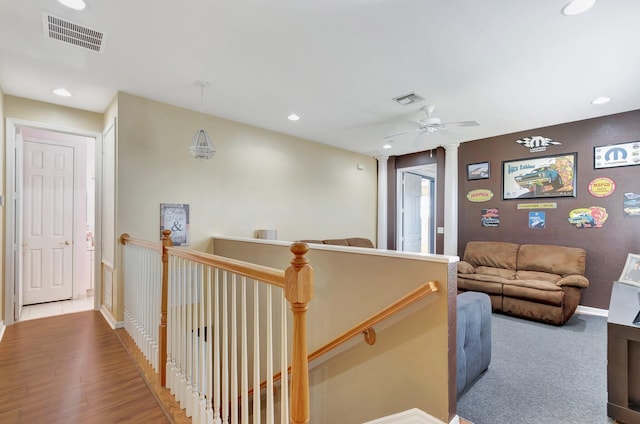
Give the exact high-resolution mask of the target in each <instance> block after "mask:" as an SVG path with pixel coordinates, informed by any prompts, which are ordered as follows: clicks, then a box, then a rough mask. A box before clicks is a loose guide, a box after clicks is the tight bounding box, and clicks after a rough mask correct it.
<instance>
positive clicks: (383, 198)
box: [375, 156, 389, 249]
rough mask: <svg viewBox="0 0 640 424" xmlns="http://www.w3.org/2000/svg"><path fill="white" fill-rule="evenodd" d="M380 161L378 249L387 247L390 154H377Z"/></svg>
mask: <svg viewBox="0 0 640 424" xmlns="http://www.w3.org/2000/svg"><path fill="white" fill-rule="evenodd" d="M375 158H376V160H377V161H378V239H377V243H376V247H377V248H378V249H386V248H387V200H388V199H387V196H388V193H387V160H388V159H389V156H376V157H375Z"/></svg>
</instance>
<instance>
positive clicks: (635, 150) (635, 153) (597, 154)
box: [593, 141, 640, 169]
mask: <svg viewBox="0 0 640 424" xmlns="http://www.w3.org/2000/svg"><path fill="white" fill-rule="evenodd" d="M630 165H640V141H632V142H629V143H620V144H611V145H609V146H596V147H594V148H593V167H594V168H595V169H598V168H614V167H618V166H630Z"/></svg>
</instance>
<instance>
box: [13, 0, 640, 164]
mask: <svg viewBox="0 0 640 424" xmlns="http://www.w3.org/2000/svg"><path fill="white" fill-rule="evenodd" d="M567 1H568V0H545V1H541V0H536V1H532V0H528V1H524V0H483V1H473V0H448V1H445V0H440V1H436V0H320V1H304V0H272V1H266V0H260V1H259V0H237V1H229V0H183V1H180V2H169V1H162V0H108V1H107V0H86V3H87V8H86V9H85V10H84V11H82V12H77V11H73V10H71V9H67V8H65V7H63V6H61V5H60V4H59V3H58V2H57V1H55V0H29V1H25V0H0V87H2V89H3V90H4V92H5V93H6V94H9V95H13V96H20V97H25V98H29V99H35V100H40V101H44V102H51V103H57V104H61V105H66V106H71V107H76V108H81V109H87V110H91V111H96V112H103V111H104V110H105V108H106V107H107V105H108V104H109V103H110V101H111V100H112V99H113V97H114V95H115V93H116V91H118V90H121V91H125V92H128V93H131V94H134V95H138V96H142V97H146V98H150V99H154V100H158V101H161V102H165V103H170V104H173V105H177V106H181V107H185V108H189V109H193V110H195V111H199V110H200V88H199V87H198V86H196V85H195V81H196V80H203V81H207V82H209V83H210V86H209V87H208V88H207V89H205V92H204V109H205V112H206V113H208V114H212V115H216V116H220V117H224V118H227V119H231V120H234V121H238V122H242V123H246V124H250V125H255V126H257V127H262V128H267V129H270V130H273V131H278V132H281V133H286V134H291V135H294V136H298V137H302V138H305V139H309V140H313V141H317V142H320V143H325V144H329V145H334V146H338V147H341V148H344V149H348V150H352V151H356V152H360V153H365V154H370V155H377V154H388V155H398V154H403V153H408V152H412V151H418V150H425V149H427V148H431V147H434V146H437V145H441V144H448V143H453V142H456V141H458V142H463V141H469V140H474V139H479V138H484V137H490V136H495V135H500V134H506V133H511V132H516V131H522V130H527V129H531V128H539V127H544V126H548V125H554V124H558V123H563V122H571V121H576V120H581V119H586V118H592V117H597V116H603V115H609V114H613V113H619V112H624V111H629V110H635V109H640V86H639V84H638V82H639V79H640V53H638V52H639V47H638V46H639V45H640V23H639V22H640V1H638V0H599V1H598V3H596V5H595V6H594V7H593V8H592V9H591V10H589V11H587V12H586V13H584V14H581V15H577V16H564V15H562V14H561V13H560V10H561V8H562V7H563V6H564V5H565V3H566V2H567ZM43 12H47V13H51V14H53V15H56V16H58V17H61V18H64V19H68V20H70V21H73V22H75V23H78V24H81V25H84V26H87V27H90V28H93V29H96V30H99V31H102V32H104V33H105V34H106V43H105V46H104V51H103V52H102V53H95V52H91V51H88V50H85V49H82V48H80V47H76V46H71V45H68V44H64V43H62V42H59V41H54V40H49V39H45V37H44V35H43V29H42V13H43ZM60 86H64V87H65V88H67V89H68V90H69V91H71V92H72V93H73V96H72V97H70V98H60V97H57V96H55V95H54V94H53V93H52V92H51V90H52V89H54V88H56V87H60ZM409 92H415V93H417V94H419V95H421V96H422V97H424V98H425V99H426V100H425V101H424V102H421V103H417V104H414V105H410V106H402V105H399V104H397V103H395V102H394V101H393V100H392V98H393V97H396V96H399V95H403V94H407V93H409ZM598 96H609V97H611V98H612V99H613V100H612V101H611V102H610V103H609V104H606V105H600V106H594V105H592V104H590V101H591V100H592V99H594V98H596V97H598ZM427 104H435V105H436V106H437V107H436V110H435V113H434V115H435V116H437V117H439V118H441V119H442V121H443V122H450V121H466V120H475V121H478V122H480V124H481V125H480V126H478V127H466V128H459V129H456V130H455V133H453V132H449V133H440V134H429V135H424V136H421V137H420V139H419V140H418V142H416V133H415V132H412V133H410V134H406V135H404V136H399V137H397V138H394V139H393V142H392V144H393V148H392V149H391V150H385V151H383V150H382V149H381V146H382V144H384V143H383V141H385V140H383V137H385V136H388V135H390V134H395V133H398V132H402V131H407V130H411V129H415V128H416V127H417V124H416V123H415V122H416V119H417V117H418V113H417V111H418V110H419V109H420V107H421V106H424V105H427ZM292 112H295V113H297V114H298V115H300V117H301V119H300V120H299V121H297V122H291V121H288V120H287V116H288V115H289V114H290V113H292ZM207 129H208V130H209V133H210V134H211V135H212V136H213V138H214V142H215V128H207ZM387 141H388V140H387Z"/></svg>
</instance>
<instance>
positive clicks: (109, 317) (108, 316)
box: [100, 305, 124, 330]
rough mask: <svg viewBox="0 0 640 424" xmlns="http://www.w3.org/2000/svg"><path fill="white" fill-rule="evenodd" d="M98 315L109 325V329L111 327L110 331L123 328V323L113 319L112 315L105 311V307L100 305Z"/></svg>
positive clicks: (107, 310)
mask: <svg viewBox="0 0 640 424" xmlns="http://www.w3.org/2000/svg"><path fill="white" fill-rule="evenodd" d="M100 313H101V314H102V316H103V317H104V319H105V321H107V324H109V327H111V329H112V330H115V329H116V328H124V322H123V321H117V320H116V319H115V318H114V317H113V315H111V312H110V311H109V309H107V307H106V306H104V305H102V307H101V308H100Z"/></svg>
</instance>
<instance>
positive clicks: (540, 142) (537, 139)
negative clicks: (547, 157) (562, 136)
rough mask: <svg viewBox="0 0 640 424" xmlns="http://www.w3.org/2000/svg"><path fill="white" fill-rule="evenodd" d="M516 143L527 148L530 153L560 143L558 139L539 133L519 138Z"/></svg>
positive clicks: (541, 150)
mask: <svg viewBox="0 0 640 424" xmlns="http://www.w3.org/2000/svg"><path fill="white" fill-rule="evenodd" d="M516 143H518V144H519V145H521V146H523V147H526V148H528V149H529V152H531V153H537V152H544V151H545V150H547V147H549V146H559V145H561V144H562V143H560V142H559V141H555V140H552V139H550V138H548V137H543V136H541V135H534V136H533V137H522V138H521V139H518V140H516Z"/></svg>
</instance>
